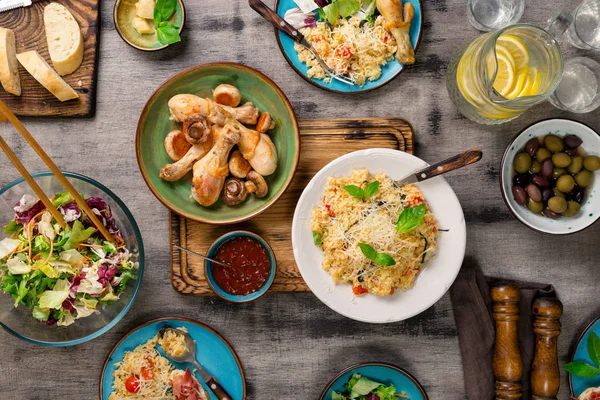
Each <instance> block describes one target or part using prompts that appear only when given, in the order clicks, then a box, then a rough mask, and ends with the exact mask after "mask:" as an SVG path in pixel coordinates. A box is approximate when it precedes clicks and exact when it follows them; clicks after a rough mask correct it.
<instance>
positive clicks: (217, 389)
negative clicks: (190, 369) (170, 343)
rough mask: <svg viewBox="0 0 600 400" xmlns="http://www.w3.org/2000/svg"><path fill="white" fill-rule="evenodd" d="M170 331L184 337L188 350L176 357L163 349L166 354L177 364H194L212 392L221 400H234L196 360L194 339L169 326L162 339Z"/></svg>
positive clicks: (165, 328)
mask: <svg viewBox="0 0 600 400" xmlns="http://www.w3.org/2000/svg"><path fill="white" fill-rule="evenodd" d="M168 331H171V332H174V333H175V334H177V335H182V336H183V337H184V338H185V349H186V350H185V353H183V354H182V355H181V356H175V355H172V354H169V353H168V352H167V350H165V349H163V351H164V352H165V354H166V355H167V356H168V357H169V358H170V359H172V360H173V361H175V362H179V363H191V364H193V365H194V367H195V368H196V370H197V371H198V372H199V373H200V376H201V377H202V379H203V380H204V382H206V384H207V385H208V387H209V388H210V390H212V392H213V393H214V394H215V395H216V396H217V398H218V399H219V400H233V398H232V397H231V396H230V395H229V394H227V392H226V391H225V389H224V388H223V386H221V384H220V383H219V382H218V381H217V380H216V379H215V377H214V376H212V375H211V374H209V373H208V372H206V370H205V369H204V368H203V367H202V365H200V363H199V362H198V360H197V359H196V342H195V341H194V339H192V337H191V336H190V335H188V334H187V333H186V332H184V331H182V330H181V329H175V328H171V327H170V326H168V325H165V326H163V327H162V328H161V330H160V335H161V337H162V336H164V334H165V333H166V332H168Z"/></svg>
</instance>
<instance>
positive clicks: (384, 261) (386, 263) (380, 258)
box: [375, 253, 396, 267]
mask: <svg viewBox="0 0 600 400" xmlns="http://www.w3.org/2000/svg"><path fill="white" fill-rule="evenodd" d="M375 262H376V263H377V264H379V265H381V266H382V267H391V266H392V265H396V260H394V258H393V257H392V256H390V255H389V254H386V253H379V254H377V257H376V258H375Z"/></svg>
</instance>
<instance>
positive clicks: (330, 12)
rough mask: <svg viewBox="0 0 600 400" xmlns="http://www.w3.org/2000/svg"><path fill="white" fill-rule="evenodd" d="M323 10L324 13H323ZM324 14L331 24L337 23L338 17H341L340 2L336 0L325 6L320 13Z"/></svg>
mask: <svg viewBox="0 0 600 400" xmlns="http://www.w3.org/2000/svg"><path fill="white" fill-rule="evenodd" d="M321 11H322V13H321ZM321 14H323V15H324V16H325V19H326V20H327V22H329V23H330V24H331V25H336V24H337V22H338V19H340V10H339V8H338V3H337V2H336V1H334V2H333V3H331V4H329V5H328V6H325V7H323V8H321V10H319V15H321Z"/></svg>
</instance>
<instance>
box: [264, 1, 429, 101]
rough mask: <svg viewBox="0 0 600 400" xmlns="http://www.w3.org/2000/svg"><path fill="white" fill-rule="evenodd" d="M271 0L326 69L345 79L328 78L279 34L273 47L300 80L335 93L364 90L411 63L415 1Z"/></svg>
mask: <svg viewBox="0 0 600 400" xmlns="http://www.w3.org/2000/svg"><path fill="white" fill-rule="evenodd" d="M400 4H402V5H399V3H398V2H397V0H277V3H276V6H275V9H276V12H277V14H278V15H279V16H280V17H281V18H283V19H285V20H286V21H287V22H288V23H290V24H291V25H292V26H293V27H294V28H296V29H299V31H300V32H301V33H302V34H303V35H304V37H305V38H306V40H307V41H308V42H309V43H310V44H311V45H312V46H313V48H314V49H315V51H316V52H317V53H318V54H319V55H320V56H321V58H322V59H323V61H324V62H325V63H326V64H327V66H329V68H331V69H333V70H334V71H336V72H337V73H338V74H344V75H346V76H347V77H350V78H351V79H352V80H353V81H354V82H355V84H354V85H350V84H347V83H344V82H340V81H338V80H336V79H330V78H329V77H328V76H327V74H325V72H324V71H323V69H322V68H321V67H320V66H319V64H318V63H317V61H316V60H315V58H314V56H313V55H312V54H311V53H310V52H309V51H308V50H307V49H306V48H304V47H303V46H301V45H300V44H298V43H296V42H294V41H293V40H292V39H291V38H290V37H289V36H288V35H286V34H285V33H284V32H281V31H279V30H276V32H275V33H276V37H277V42H278V44H279V47H280V49H281V51H282V53H283V55H284V56H285V58H286V60H287V62H288V63H289V64H290V65H291V67H292V68H293V69H294V70H295V71H296V72H297V73H298V74H299V75H300V76H301V77H302V78H304V79H305V80H307V81H308V82H310V83H311V84H313V85H315V86H317V87H320V88H322V89H325V90H328V91H331V92H336V93H356V92H367V91H370V90H374V89H377V88H379V87H381V86H383V85H385V84H386V83H388V82H390V81H391V80H392V79H394V78H395V77H396V76H398V75H399V74H400V73H401V72H402V71H403V70H404V69H405V67H406V65H409V64H413V63H414V62H415V55H414V53H415V52H416V49H417V48H418V46H419V43H420V41H421V35H422V31H423V16H422V13H421V10H422V7H421V1H420V0H400Z"/></svg>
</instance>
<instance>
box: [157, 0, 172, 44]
mask: <svg viewBox="0 0 600 400" xmlns="http://www.w3.org/2000/svg"><path fill="white" fill-rule="evenodd" d="M176 6H177V0H157V1H156V4H155V5H154V24H155V25H157V26H158V25H159V24H160V23H161V22H163V21H168V20H169V18H171V15H173V13H174V12H175V7H176ZM161 43H162V42H161ZM163 44H166V43H163Z"/></svg>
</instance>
